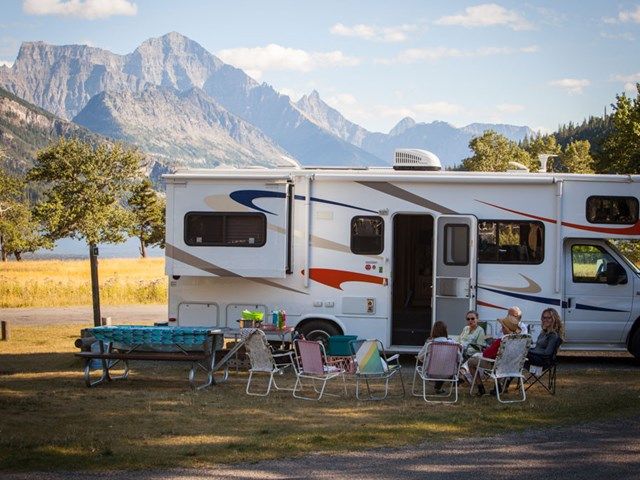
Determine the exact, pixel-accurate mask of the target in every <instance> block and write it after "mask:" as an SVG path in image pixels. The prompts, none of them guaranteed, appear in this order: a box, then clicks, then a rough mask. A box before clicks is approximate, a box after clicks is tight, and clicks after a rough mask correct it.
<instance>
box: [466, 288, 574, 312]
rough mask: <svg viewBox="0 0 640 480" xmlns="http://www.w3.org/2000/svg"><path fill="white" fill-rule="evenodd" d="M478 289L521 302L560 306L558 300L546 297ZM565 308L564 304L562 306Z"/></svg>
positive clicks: (492, 289)
mask: <svg viewBox="0 0 640 480" xmlns="http://www.w3.org/2000/svg"><path fill="white" fill-rule="evenodd" d="M478 289H482V290H488V291H489V292H493V293H499V294H500V295H506V296H508V297H514V298H521V299H522V300H528V301H529V302H536V303H546V304H549V305H560V299H558V298H548V297H536V296H535V295H525V294H523V293H515V292H505V291H503V290H496V289H494V288H487V287H480V286H479V287H478ZM562 306H563V307H564V306H565V305H564V304H563V305H562Z"/></svg>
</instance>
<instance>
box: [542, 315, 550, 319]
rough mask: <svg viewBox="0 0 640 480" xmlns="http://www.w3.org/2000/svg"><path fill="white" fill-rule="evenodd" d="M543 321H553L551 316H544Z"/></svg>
mask: <svg viewBox="0 0 640 480" xmlns="http://www.w3.org/2000/svg"><path fill="white" fill-rule="evenodd" d="M542 320H551V316H550V315H543V316H542Z"/></svg>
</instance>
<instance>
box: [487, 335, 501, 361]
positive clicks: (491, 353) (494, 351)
mask: <svg viewBox="0 0 640 480" xmlns="http://www.w3.org/2000/svg"><path fill="white" fill-rule="evenodd" d="M500 341H501V339H500V338H496V339H495V340H494V341H493V343H492V344H491V345H489V346H488V347H487V348H485V349H484V350H482V356H483V357H484V358H496V357H497V356H498V348H500Z"/></svg>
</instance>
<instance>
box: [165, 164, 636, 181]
mask: <svg viewBox="0 0 640 480" xmlns="http://www.w3.org/2000/svg"><path fill="white" fill-rule="evenodd" d="M308 175H313V176H314V177H315V178H316V179H325V180H329V179H332V180H358V181H383V180H387V181H389V180H392V181H410V182H415V181H418V182H421V181H425V182H438V183H440V182H444V183H447V182H450V183H555V182H557V181H559V180H572V181H583V182H603V181H607V182H628V183H638V182H640V175H596V174H593V175H585V174H572V173H540V172H526V171H524V172H520V171H510V172H459V171H456V172H452V171H446V170H442V171H404V170H402V171H398V170H393V169H392V168H391V167H347V168H345V167H305V168H304V169H299V168H264V169H250V168H225V169H223V168H216V169H181V170H178V171H176V172H175V173H173V174H167V175H163V178H165V179H167V180H169V181H170V180H172V179H173V180H186V179H189V178H193V179H205V178H246V179H255V180H258V179H271V180H276V179H287V178H292V177H300V176H308Z"/></svg>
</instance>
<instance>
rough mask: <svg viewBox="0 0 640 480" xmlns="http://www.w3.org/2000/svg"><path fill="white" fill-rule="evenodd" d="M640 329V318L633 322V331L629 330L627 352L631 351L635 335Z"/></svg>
mask: <svg viewBox="0 0 640 480" xmlns="http://www.w3.org/2000/svg"><path fill="white" fill-rule="evenodd" d="M638 329H640V317H638V318H636V321H635V322H633V326H632V327H631V330H629V335H627V350H631V340H633V335H634V334H635V333H636V331H638Z"/></svg>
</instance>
